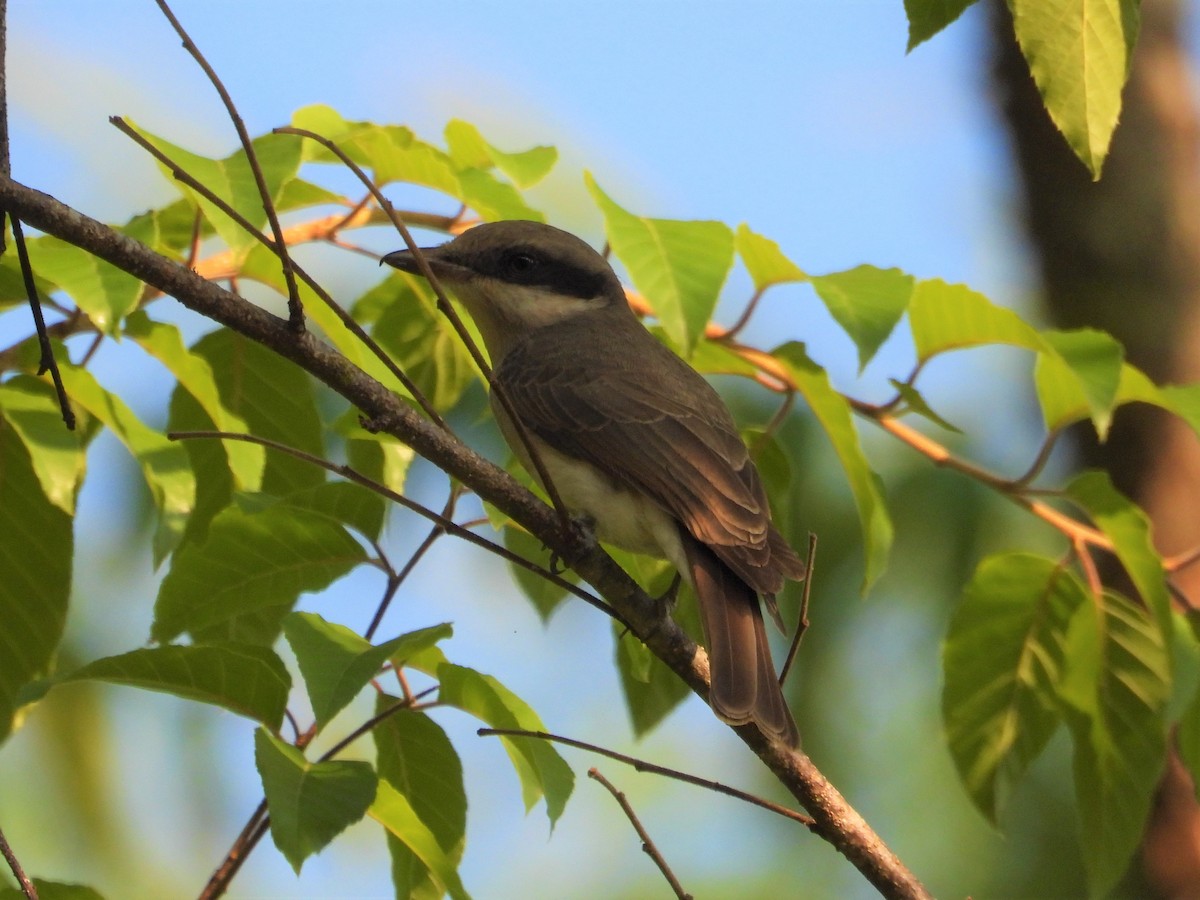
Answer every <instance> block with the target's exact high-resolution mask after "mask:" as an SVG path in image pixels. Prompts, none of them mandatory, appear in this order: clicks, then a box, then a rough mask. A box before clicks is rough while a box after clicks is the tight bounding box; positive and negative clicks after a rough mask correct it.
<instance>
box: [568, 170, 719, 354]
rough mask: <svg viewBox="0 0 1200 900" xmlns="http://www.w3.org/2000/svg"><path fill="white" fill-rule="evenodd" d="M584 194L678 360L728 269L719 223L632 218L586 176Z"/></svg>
mask: <svg viewBox="0 0 1200 900" xmlns="http://www.w3.org/2000/svg"><path fill="white" fill-rule="evenodd" d="M584 179H585V181H586V182H587V187H588V190H589V191H591V194H592V198H593V199H594V200H595V201H596V205H597V206H599V207H600V211H601V212H602V213H603V214H604V230H605V232H606V233H607V234H608V241H609V243H610V244H611V245H612V249H613V253H615V254H616V255H617V258H618V259H620V260H621V262H623V263H624V264H625V267H626V268H627V269H628V270H629V276H630V277H631V278H632V279H633V283H634V284H635V285H636V286H637V289H638V290H639V291H641V292H642V294H643V295H644V296H645V297H646V299H647V300H648V301H649V303H650V306H651V307H652V308H653V310H654V314H655V316H657V317H658V321H659V322H660V323H662V326H663V329H664V330H665V331H666V333H667V335H668V336H669V337H670V338H671V341H672V342H673V343H674V344H675V346H676V347H677V348H678V349H679V350H680V351H681V352H682V353H683V355H684V356H690V355H691V352H692V348H693V347H694V346H695V345H696V341H698V340H699V339H700V337H701V336H702V335H703V334H704V326H705V325H706V324H708V320H709V319H710V318H712V313H713V310H714V309H715V308H716V305H717V298H718V296H720V293H721V285H723V284H724V283H725V277H726V276H727V275H728V274H729V268H730V266H731V265H732V264H733V232H732V231H730V230H729V226H728V225H726V224H725V223H723V222H711V221H703V222H702V221H695V222H685V221H680V220H677V219H648V218H645V217H643V216H637V215H634V214H633V213H631V212H628V211H626V210H625V209H623V208H622V207H621V206H618V205H617V203H616V202H615V201H614V200H613V199H612V198H611V197H609V196H608V194H606V193H604V191H602V190H601V189H600V186H599V185H598V184H596V181H595V179H594V178H592V176H591V174H590V173H585V175H584Z"/></svg>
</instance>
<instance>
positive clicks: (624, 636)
mask: <svg viewBox="0 0 1200 900" xmlns="http://www.w3.org/2000/svg"><path fill="white" fill-rule="evenodd" d="M613 639H614V642H615V652H616V662H617V672H618V673H619V674H620V676H621V689H622V691H623V692H624V694H625V705H626V707H627V708H628V709H629V719H630V721H631V723H632V724H633V732H634V734H635V735H636V736H637V737H639V738H640V737H642V736H643V735H646V734H649V733H650V732H651V731H653V730H654V728H655V727H656V726H657V725H658V723H659V722H661V721H662V720H663V719H664V718H666V717H667V715H668V714H669V713H670V712H671V711H672V710H673V709H675V707H677V706H678V705H679V704H680V703H682V702H683V701H684V699H685V698H686V697H687V696H688V695H689V694H690V693H691V691H689V690H688V686H687V685H686V684H684V683H683V681H682V680H681V679H680V677H679V676H678V675H676V674H675V673H674V672H673V671H671V669H669V668H668V667H667V665H666V663H664V662H663V661H662V660H660V659H659V658H658V657H657V656H655V655H654V654H653V653H651V652H650V649H649V648H648V647H647V646H646V645H645V644H643V643H642V642H641V641H639V640H638V639H637V638H636V637H634V636H633V635H632V634H630V633H629V631H628V630H627V629H626V628H625V627H624V626H622V625H621V624H620V623H617V622H614V623H613Z"/></svg>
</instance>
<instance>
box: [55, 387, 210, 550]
mask: <svg viewBox="0 0 1200 900" xmlns="http://www.w3.org/2000/svg"><path fill="white" fill-rule="evenodd" d="M59 371H60V373H61V375H62V380H63V384H64V385H66V388H67V393H68V394H69V395H70V397H71V401H72V402H73V403H77V404H79V405H80V406H82V407H83V408H84V409H86V410H87V411H88V412H89V413H91V414H92V415H93V416H95V417H96V418H97V419H99V420H100V421H101V422H103V423H104V425H105V427H106V428H108V430H109V431H111V432H112V433H113V435H114V436H116V438H117V439H118V440H119V441H120V442H121V443H122V444H124V445H125V449H127V450H128V451H129V452H130V453H131V454H132V455H133V458H134V459H135V460H136V461H137V464H138V467H139V468H140V469H141V470H142V476H143V477H144V478H145V479H146V484H147V486H148V487H149V488H150V496H151V497H152V498H153V499H154V506H155V509H156V510H157V511H158V528H157V529H156V531H155V534H154V562H155V564H158V563H160V562H162V560H163V558H164V557H165V556H166V555H167V554H168V553H170V552H171V551H172V550H174V549H175V547H176V546H178V544H179V541H180V539H181V538H182V537H183V529H184V526H185V525H186V524H187V517H188V516H189V515H190V514H191V512H192V508H193V507H194V506H195V503H196V479H195V477H194V476H193V475H192V470H191V467H190V466H189V464H188V457H187V453H186V452H184V449H183V448H182V447H180V446H179V445H178V444H175V443H172V442H171V441H169V440H167V437H166V435H164V434H161V433H160V432H158V431H155V430H154V429H153V428H150V427H148V426H147V425H145V424H144V423H143V422H142V421H141V419H139V418H138V417H137V416H135V415H134V414H133V410H131V409H130V408H129V407H128V406H126V405H125V402H124V401H123V400H121V398H120V397H118V396H117V395H116V394H110V393H109V392H108V391H106V390H105V389H104V388H102V387H101V386H100V383H99V382H98V381H96V379H95V377H93V375H92V373H91V372H89V371H88V370H87V369H81V368H78V367H76V366H70V365H62V364H60V366H59Z"/></svg>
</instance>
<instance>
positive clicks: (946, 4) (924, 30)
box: [904, 0, 975, 53]
mask: <svg viewBox="0 0 1200 900" xmlns="http://www.w3.org/2000/svg"><path fill="white" fill-rule="evenodd" d="M974 2H975V0H904V12H905V13H906V14H907V15H908V52H909V53H911V52H912V51H913V50H914V49H916V47H917V46H918V45H919V44H923V43H924V42H925V41H927V40H929V39H930V38H931V37H933V36H934V35H935V34H937V33H938V32H939V31H941V30H942V29H943V28H945V27H946V26H947V25H949V24H951V23H952V22H953V21H954V20H955V19H957V18H958V17H959V16H961V15H962V14H963V11H964V10H966V8H967V7H968V6H970V5H971V4H973V3H974Z"/></svg>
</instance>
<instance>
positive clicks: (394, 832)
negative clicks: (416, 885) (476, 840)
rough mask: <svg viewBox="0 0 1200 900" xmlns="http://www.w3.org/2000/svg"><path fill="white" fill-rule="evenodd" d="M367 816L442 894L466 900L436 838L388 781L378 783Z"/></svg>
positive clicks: (402, 795)
mask: <svg viewBox="0 0 1200 900" xmlns="http://www.w3.org/2000/svg"><path fill="white" fill-rule="evenodd" d="M370 813H371V818H373V819H374V820H375V821H376V822H378V823H379V824H380V825H382V826H383V827H384V828H386V829H387V831H388V834H389V835H391V836H392V837H395V838H396V840H397V841H399V842H400V843H402V844H403V845H404V846H405V847H407V848H408V849H409V850H410V851H411V852H412V854H413V856H415V857H416V858H417V859H418V860H420V861H421V863H422V864H423V865H424V867H425V871H426V872H428V873H429V877H430V878H432V879H433V881H434V883H435V884H436V885H437V886H438V888H440V889H441V891H442V892H444V893H448V894H449V895H450V896H451V897H452V898H454V900H459V898H462V900H469V896H470V895H469V894H467V892H466V890H465V889H464V888H463V885H462V882H461V881H460V880H459V877H458V870H457V867H456V866H455V864H454V861H453V860H452V859H450V858H449V857H448V856H447V855H446V853H445V851H444V850H443V849H442V848H441V846H439V844H438V841H437V837H436V836H435V835H434V833H433V832H432V831H431V830H430V829H429V826H428V825H426V824H425V823H424V822H422V821H421V817H420V816H418V815H417V813H416V811H415V810H414V809H413V807H412V804H411V803H410V802H409V799H408V798H407V797H405V796H404V794H402V793H400V792H399V791H398V790H396V789H395V788H394V787H392V785H391V784H389V783H388V782H386V781H382V782H380V783H379V791H378V794H377V795H376V798H375V802H374V804H372V806H371V809H370ZM397 896H401V895H400V894H397Z"/></svg>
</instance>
